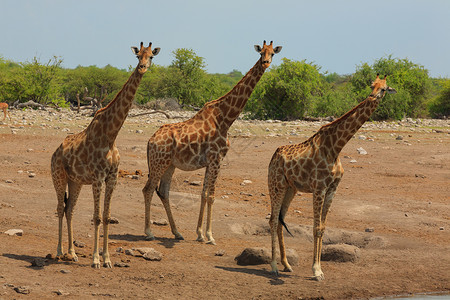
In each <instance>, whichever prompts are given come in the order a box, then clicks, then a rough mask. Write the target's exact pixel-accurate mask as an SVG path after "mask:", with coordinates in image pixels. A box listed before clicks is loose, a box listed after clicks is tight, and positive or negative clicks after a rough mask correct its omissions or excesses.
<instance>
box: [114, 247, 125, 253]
mask: <svg viewBox="0 0 450 300" xmlns="http://www.w3.org/2000/svg"><path fill="white" fill-rule="evenodd" d="M116 252H117V253H123V252H124V250H123V247H119V248H117V249H116Z"/></svg>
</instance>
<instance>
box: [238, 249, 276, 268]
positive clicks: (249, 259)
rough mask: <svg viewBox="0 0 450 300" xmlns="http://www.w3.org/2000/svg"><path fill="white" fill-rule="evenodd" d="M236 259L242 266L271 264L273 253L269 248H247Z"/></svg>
mask: <svg viewBox="0 0 450 300" xmlns="http://www.w3.org/2000/svg"><path fill="white" fill-rule="evenodd" d="M234 260H235V261H236V263H237V264H238V265H241V266H247V265H261V264H269V263H270V261H271V253H270V251H269V250H268V249H267V248H256V247H255V248H246V249H244V251H242V253H241V254H239V255H238V256H236V257H235V258H234Z"/></svg>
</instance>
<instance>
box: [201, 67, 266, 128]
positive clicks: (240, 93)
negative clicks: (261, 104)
mask: <svg viewBox="0 0 450 300" xmlns="http://www.w3.org/2000/svg"><path fill="white" fill-rule="evenodd" d="M264 71H265V68H263V66H262V63H261V59H259V60H258V61H257V62H256V64H255V65H254V66H253V67H252V68H251V69H250V70H249V71H248V72H247V74H245V76H244V77H242V79H241V80H240V81H239V82H238V83H237V84H236V85H235V86H234V87H233V88H232V89H231V91H229V92H228V93H227V94H226V95H224V96H222V97H220V98H219V99H217V100H214V101H211V102H209V103H207V104H206V105H205V106H204V107H203V109H202V110H200V111H199V112H198V115H199V116H201V114H203V113H206V114H208V112H209V111H210V109H211V108H216V109H218V111H219V112H218V113H219V114H220V116H217V119H218V123H219V126H220V129H221V130H228V128H229V127H230V126H231V125H232V124H233V122H234V121H235V120H236V119H237V117H238V116H239V114H240V113H241V112H242V110H243V109H244V106H245V104H246V103H247V100H248V99H249V98H250V95H251V94H252V92H253V90H254V88H255V86H256V84H257V83H258V81H259V80H260V79H261V76H262V75H263V74H264Z"/></svg>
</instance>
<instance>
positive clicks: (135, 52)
mask: <svg viewBox="0 0 450 300" xmlns="http://www.w3.org/2000/svg"><path fill="white" fill-rule="evenodd" d="M131 51H132V52H133V54H135V55H138V53H139V49H138V48H137V47H131Z"/></svg>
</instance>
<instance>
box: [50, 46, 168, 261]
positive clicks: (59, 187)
mask: <svg viewBox="0 0 450 300" xmlns="http://www.w3.org/2000/svg"><path fill="white" fill-rule="evenodd" d="M159 50H160V48H155V49H153V50H152V49H151V43H150V45H149V47H144V45H143V43H142V42H141V46H140V48H139V49H138V48H137V47H132V51H133V53H134V54H136V56H137V58H138V60H139V63H138V65H137V66H136V68H135V70H134V72H133V73H132V74H131V76H130V78H129V79H128V80H127V82H126V83H125V84H124V85H123V87H122V89H121V90H120V91H119V92H118V93H117V95H116V96H115V98H114V99H113V100H112V101H111V102H110V103H109V104H108V105H107V106H105V107H104V108H102V109H99V110H98V111H97V112H96V113H95V115H94V118H93V119H92V121H91V123H90V124H89V125H88V126H87V128H86V129H84V130H83V131H81V132H79V133H76V134H73V135H69V136H67V137H66V138H65V139H64V141H63V142H62V144H61V145H60V146H59V147H58V148H57V149H56V151H55V152H54V153H53V156H52V159H51V173H52V180H53V185H54V187H55V190H56V196H57V199H58V206H57V212H58V219H59V227H58V234H59V235H58V247H57V257H62V256H63V247H62V230H63V217H64V215H65V216H66V221H67V231H68V242H69V244H68V246H69V249H68V254H69V257H70V258H71V259H72V260H74V261H77V260H78V257H77V255H76V253H75V249H74V245H73V230H72V215H73V209H74V207H75V204H76V201H77V199H78V195H79V193H80V191H81V187H82V186H83V185H92V192H93V196H94V218H93V220H94V227H95V228H94V234H95V236H94V252H93V255H92V256H93V261H92V267H94V268H100V255H99V236H100V233H99V225H100V223H102V218H101V216H100V194H101V191H102V186H103V183H105V200H104V210H103V266H104V267H107V268H111V267H112V264H111V260H110V257H109V250H108V230H109V220H110V204H111V196H112V193H113V191H114V188H115V186H116V183H117V173H118V168H119V161H120V156H119V151H118V150H117V148H116V145H115V140H116V137H117V134H118V133H119V130H120V128H121V127H122V125H123V122H124V121H125V119H126V117H127V116H128V112H129V110H130V108H131V105H132V103H133V99H134V96H135V94H136V90H137V88H138V87H139V84H140V82H141V79H142V77H143V75H144V73H145V72H146V71H147V69H148V68H149V67H150V65H151V60H152V58H153V57H154V56H155V55H157V54H158V53H159ZM66 190H68V195H67V192H66Z"/></svg>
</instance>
